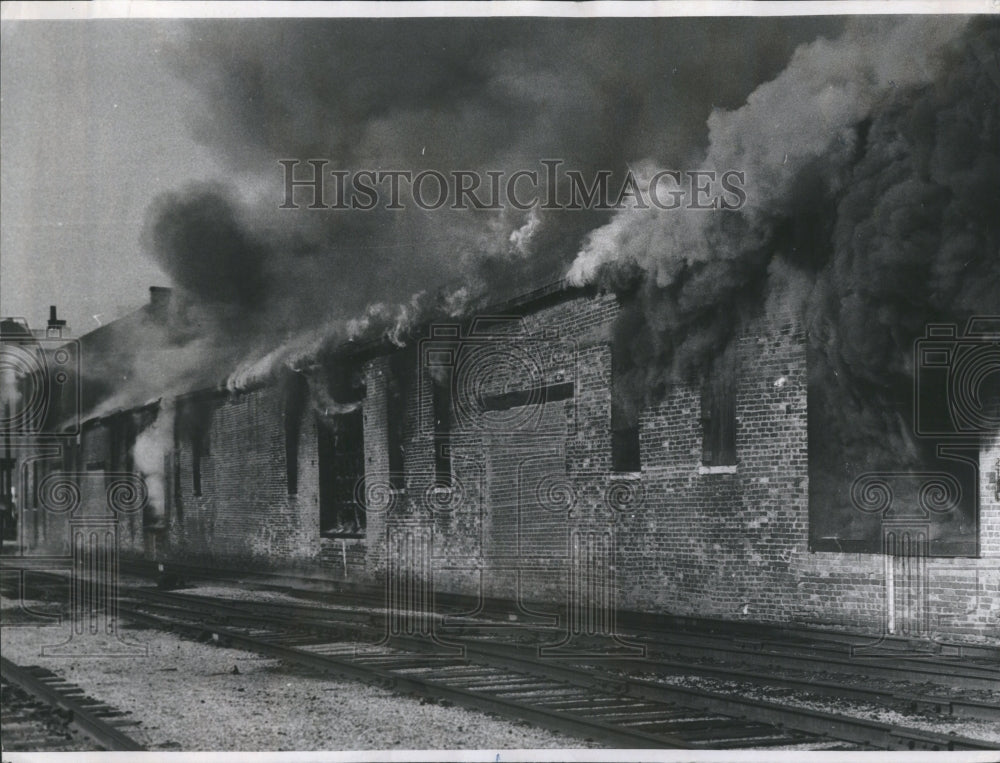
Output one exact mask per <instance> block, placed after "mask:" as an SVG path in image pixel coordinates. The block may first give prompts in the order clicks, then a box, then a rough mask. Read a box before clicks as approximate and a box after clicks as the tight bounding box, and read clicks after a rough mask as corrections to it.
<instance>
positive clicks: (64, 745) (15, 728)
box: [0, 657, 146, 752]
mask: <svg viewBox="0 0 1000 763" xmlns="http://www.w3.org/2000/svg"><path fill="white" fill-rule="evenodd" d="M0 681H2V686H0V690H2V692H3V699H2V703H0V705H2V718H0V720H2V723H0V740H2V743H3V749H4V750H7V751H10V752H15V751H22V752H40V751H46V752H50V751H69V750H72V751H80V750H144V749H146V748H145V747H143V746H142V745H141V744H139V743H138V742H137V741H135V740H134V739H132V738H131V737H130V736H128V735H127V734H125V733H124V732H123V731H122V730H121V728H119V727H120V726H122V725H127V724H131V723H133V722H132V721H129V720H127V719H125V718H124V717H123V716H124V715H125V714H124V713H122V712H120V711H117V710H115V709H114V708H111V707H108V706H107V705H105V704H104V703H102V702H99V701H97V700H94V699H91V698H89V697H87V696H85V695H84V692H83V690H82V689H80V688H79V687H77V686H74V685H73V684H71V683H68V682H66V681H64V680H63V679H62V678H60V677H59V676H58V675H56V674H55V673H52V672H51V671H49V670H46V669H45V668H40V667H36V666H30V667H23V666H20V665H16V664H14V663H13V662H11V661H10V660H8V659H6V658H4V657H0Z"/></svg>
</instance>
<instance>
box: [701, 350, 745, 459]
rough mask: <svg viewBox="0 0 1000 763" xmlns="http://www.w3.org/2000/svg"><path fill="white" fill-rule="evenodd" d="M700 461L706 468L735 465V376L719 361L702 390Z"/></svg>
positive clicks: (726, 364)
mask: <svg viewBox="0 0 1000 763" xmlns="http://www.w3.org/2000/svg"><path fill="white" fill-rule="evenodd" d="M701 425H702V447H701V462H702V463H703V464H704V465H705V466H732V465H735V464H736V373H735V369H734V368H733V364H732V363H731V362H729V361H728V360H727V359H725V358H723V359H720V360H719V362H717V363H716V364H715V367H714V368H713V370H712V372H711V373H710V374H709V376H708V378H707V379H705V381H704V382H703V383H702V387H701Z"/></svg>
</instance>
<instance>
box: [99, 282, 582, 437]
mask: <svg viewBox="0 0 1000 763" xmlns="http://www.w3.org/2000/svg"><path fill="white" fill-rule="evenodd" d="M597 292H598V289H597V287H596V286H594V285H591V284H588V285H584V286H578V285H575V284H572V283H570V282H569V281H568V280H567V279H565V278H562V279H559V280H557V281H552V282H550V283H548V284H545V285H544V286H540V287H538V288H537V289H532V290H531V291H528V292H524V293H522V294H518V295H516V296H514V297H511V298H509V299H506V300H503V301H500V302H494V303H492V304H489V305H487V306H486V307H484V308H482V309H481V310H476V311H475V315H462V316H456V317H455V318H454V319H453V320H454V322H456V323H463V324H464V323H470V322H471V321H472V320H473V319H474V318H475V317H476V316H477V315H478V316H486V315H489V316H524V315H527V314H528V313H530V312H532V311H534V310H538V309H541V308H543V307H550V306H552V305H557V304H560V303H562V302H568V301H570V300H572V299H577V298H579V297H582V296H593V295H595V294H596V293H597ZM147 307H148V305H144V306H143V307H141V308H139V309H138V310H136V311H135V312H136V313H138V312H141V311H144V310H146V308H147ZM434 320H440V319H431V320H429V321H425V322H423V323H421V324H420V325H419V326H415V327H414V328H413V329H411V330H410V331H409V332H407V339H408V340H412V339H414V338H416V337H418V336H419V335H420V334H421V333H423V332H425V331H426V329H427V328H428V326H429V325H430V324H431V323H432V322H433V321H434ZM105 325H111V324H105ZM101 328H104V326H102V327H99V328H97V329H94V331H92V332H90V333H91V334H93V333H94V332H96V331H100V330H101ZM84 336H86V335H84ZM408 343H409V342H408ZM399 349H401V347H400V346H399V345H397V344H395V343H394V342H392V340H390V339H389V338H388V336H384V335H383V336H380V337H377V338H375V339H370V340H368V341H366V342H356V341H354V340H352V339H349V340H347V341H345V342H342V343H341V344H340V345H338V346H337V347H336V348H335V349H334V350H333V351H332V354H333V355H334V356H335V357H343V358H350V359H351V360H354V361H356V362H362V361H365V360H370V359H372V358H376V357H378V356H380V355H386V354H389V353H392V352H396V351H397V350H399ZM273 382H274V377H269V378H264V379H258V380H255V381H253V382H251V383H250V384H247V385H246V386H244V387H240V388H239V389H238V390H236V393H237V394H243V393H247V392H252V391H254V390H257V389H260V388H262V387H266V386H268V385H270V384H272V383H273ZM231 392H232V391H231V390H229V389H228V388H227V386H226V380H225V379H222V380H220V381H219V382H218V384H215V385H212V386H210V387H199V388H196V389H192V390H187V391H185V392H181V393H178V394H176V395H174V396H173V397H174V399H175V400H178V401H184V400H190V399H192V398H199V397H213V396H223V395H225V394H227V393H231ZM161 399H162V398H157V399H156V400H152V401H148V402H146V403H143V404H142V405H136V406H134V407H132V408H118V409H115V410H114V411H109V412H107V413H105V414H102V415H100V416H93V417H91V418H89V419H87V420H86V421H84V422H82V424H83V426H94V425H96V424H98V423H100V422H101V421H103V420H105V419H107V418H110V417H112V416H115V415H118V414H121V413H124V412H130V411H141V410H143V409H145V408H151V407H153V406H156V405H159V403H160V401H161Z"/></svg>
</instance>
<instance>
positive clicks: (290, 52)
mask: <svg viewBox="0 0 1000 763" xmlns="http://www.w3.org/2000/svg"><path fill="white" fill-rule="evenodd" d="M840 26H841V22H840V21H837V20H828V19H827V20H813V19H804V20H778V21H774V20H772V21H768V22H754V21H747V20H725V19H722V20H716V21H713V22H711V23H706V22H705V21H704V20H697V19H663V20H648V19H647V20H642V21H641V22H634V21H624V20H613V19H604V20H595V21H560V20H545V19H532V20H513V19H504V20H462V19H451V20H440V19H436V20H427V21H421V20H416V21H415V20H407V21H406V22H405V23H402V22H392V21H385V20H383V21H376V20H336V21H329V22H311V23H309V24H303V23H301V22H297V21H294V20H288V21H275V20H269V21H267V22H263V21H262V22H255V21H251V20H247V21H242V22H240V23H239V24H218V23H215V22H196V23H192V24H191V25H190V27H189V34H188V35H187V38H186V39H185V40H184V41H183V42H182V43H181V44H180V45H179V46H178V47H177V48H176V49H175V50H174V54H175V55H174V57H173V58H174V62H175V66H176V69H177V71H178V73H179V74H180V75H181V76H182V77H185V78H187V79H188V80H190V82H191V83H192V84H193V86H194V87H195V89H196V91H197V92H198V94H199V95H200V96H201V98H202V100H201V102H200V103H201V104H202V105H203V106H204V108H203V109H201V110H199V111H198V113H197V114H196V115H195V116H194V117H193V127H194V129H195V130H196V133H197V135H198V136H199V138H200V139H201V140H202V141H204V142H205V143H206V144H208V145H209V146H211V147H212V148H213V150H215V151H217V152H218V154H219V156H220V157H221V158H222V160H223V161H224V162H225V163H226V165H227V166H228V167H229V168H230V171H231V173H232V177H233V178H234V182H233V183H232V185H230V186H228V187H223V186H222V185H221V184H218V183H216V184H214V185H208V184H205V185H199V186H194V187H190V188H185V189H179V190H178V191H177V192H176V193H173V194H168V195H166V196H164V197H162V198H160V199H157V200H156V201H155V203H154V204H153V205H152V206H151V209H150V212H149V219H148V221H147V226H146V235H145V237H144V238H145V244H146V247H147V250H148V251H149V252H150V253H151V255H152V256H153V257H154V258H155V259H156V261H157V262H158V263H159V264H160V265H161V267H162V268H163V269H164V270H165V271H166V272H167V273H168V274H170V276H171V278H172V279H173V281H174V286H175V287H176V288H177V289H178V290H179V292H180V294H179V297H180V299H182V300H183V299H185V298H186V299H187V300H188V301H189V302H190V303H192V304H193V305H194V306H195V308H194V309H196V310H197V312H198V313H199V321H200V323H199V325H200V327H201V328H202V330H203V333H202V336H206V335H207V336H210V337H211V339H210V340H209V341H210V343H211V344H213V345H217V346H218V347H220V349H221V350H223V351H222V352H220V353H218V354H217V355H216V356H215V357H216V358H217V359H218V366H219V368H218V371H219V373H218V375H219V376H220V377H226V376H228V377H229V380H230V384H231V385H234V386H240V385H243V384H246V383H249V382H250V381H252V380H253V379H255V378H259V377H260V376H261V375H267V374H268V373H270V372H271V371H272V370H273V369H275V368H277V367H279V366H281V365H292V366H295V365H296V364H299V363H302V362H306V361H307V360H308V358H310V357H311V356H312V355H313V354H315V352H317V351H319V350H320V349H321V348H323V347H325V346H330V345H333V344H336V343H337V342H339V341H341V340H343V339H346V338H349V337H352V336H358V337H369V336H373V335H378V334H380V333H384V334H387V335H388V336H389V338H390V339H392V340H393V341H396V342H402V341H403V337H404V334H405V329H406V328H407V327H408V326H409V325H411V324H412V323H413V322H414V321H419V320H421V319H422V318H424V317H426V316H428V315H454V314H458V313H461V312H463V311H466V310H468V309H471V308H473V307H475V306H476V305H480V304H483V303H485V302H492V301H494V300H496V299H497V298H498V297H506V296H513V294H516V293H517V292H519V291H525V290H528V289H530V288H533V287H535V286H537V285H538V284H539V283H544V282H550V281H552V280H555V279H557V278H560V277H562V276H563V275H564V274H565V272H566V270H567V268H568V267H569V265H570V263H571V262H572V261H573V258H574V257H575V255H576V253H577V252H578V251H579V249H580V247H581V245H582V244H583V241H584V239H585V237H586V235H587V234H588V233H589V232H590V231H592V230H593V229H594V228H596V227H599V226H601V225H604V224H605V223H607V222H608V221H609V219H610V213H609V212H607V211H601V210H579V211H553V210H543V209H538V208H535V209H532V210H524V211H522V210H517V209H512V208H509V207H508V208H506V209H503V210H474V209H467V210H453V209H449V208H448V207H447V206H446V207H445V208H443V209H440V210H435V211H425V210H421V209H418V208H415V207H414V206H413V205H409V206H408V208H406V209H404V210H386V209H384V208H376V209H374V210H371V211H345V210H308V209H305V208H303V209H300V210H281V209H278V207H279V205H280V204H281V203H282V201H283V194H284V179H283V169H282V167H281V166H280V165H279V163H278V162H279V161H280V160H282V159H298V160H300V161H302V162H305V161H306V160H308V159H311V158H322V159H327V160H329V162H330V165H329V167H328V169H346V170H352V171H357V170H361V169H371V170H379V169H388V170H394V169H395V170H411V171H413V172H419V171H421V170H427V169H430V170H438V171H440V172H442V173H445V174H447V173H450V172H452V171H454V170H468V171H479V172H485V171H487V170H493V171H502V172H506V173H507V174H508V175H509V174H510V173H513V172H515V171H517V170H520V169H529V170H532V169H534V170H541V169H542V168H541V166H540V160H542V159H559V160H561V161H562V162H564V166H565V167H566V168H568V169H573V170H576V171H579V172H581V173H583V175H584V176H585V177H588V178H589V177H591V176H593V175H594V174H595V173H597V172H599V171H611V172H612V173H613V177H612V180H611V185H612V187H617V183H620V182H621V178H622V177H623V174H624V173H625V172H626V171H627V169H628V162H629V161H632V160H634V159H641V158H642V157H656V158H657V159H658V160H660V161H662V162H668V163H670V162H672V163H675V164H676V165H677V166H683V163H684V161H685V160H686V159H687V158H688V157H689V156H691V155H693V154H694V152H695V149H696V148H697V146H698V145H699V144H700V142H701V141H702V133H703V125H704V120H705V116H706V115H707V114H708V113H709V111H710V110H711V107H712V104H713V103H715V104H728V105H732V106H736V105H738V104H739V103H740V102H741V101H742V100H743V99H744V98H745V97H746V95H747V93H749V92H750V91H752V90H753V88H754V87H756V85H757V84H758V83H759V81H760V80H761V79H762V78H766V77H770V76H773V75H774V74H776V73H777V72H779V71H780V69H781V67H782V66H783V65H784V63H785V62H786V61H787V58H788V56H789V55H790V54H791V52H792V51H793V50H794V48H795V46H796V44H798V43H799V42H800V41H802V40H808V39H811V38H813V37H814V36H815V34H816V33H817V30H825V31H829V30H831V29H832V30H834V31H835V30H837V29H839V27H840ZM748 29H749V30H750V31H751V33H749V34H748ZM704 56H711V57H712V61H711V64H710V65H706V64H705V62H704V60H703V57H704ZM734 72H738V74H737V75H736V76H734ZM302 168H304V169H306V170H308V165H302ZM300 169H301V168H300ZM540 174H541V175H542V177H541V178H540V186H541V187H540V188H539V195H540V196H543V197H544V195H545V194H546V192H547V189H546V187H545V183H546V179H545V177H544V172H543V173H540ZM559 182H560V183H565V178H561V179H560V181H559ZM563 190H564V191H565V188H563ZM303 206H305V205H303ZM236 348H238V350H239V352H238V353H237V354H239V355H240V357H241V360H240V361H238V362H236V364H235V365H236V368H237V370H236V371H235V373H233V367H232V366H230V367H228V368H227V367H225V366H224V363H229V362H230V361H231V355H232V353H233V352H234V351H235V349H236Z"/></svg>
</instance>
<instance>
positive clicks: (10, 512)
mask: <svg viewBox="0 0 1000 763" xmlns="http://www.w3.org/2000/svg"><path fill="white" fill-rule="evenodd" d="M14 502H15V498H14V459H13V458H4V459H0V537H2V538H3V539H4V540H16V539H17V511H16V507H15V506H14Z"/></svg>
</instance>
